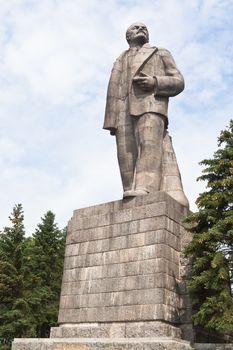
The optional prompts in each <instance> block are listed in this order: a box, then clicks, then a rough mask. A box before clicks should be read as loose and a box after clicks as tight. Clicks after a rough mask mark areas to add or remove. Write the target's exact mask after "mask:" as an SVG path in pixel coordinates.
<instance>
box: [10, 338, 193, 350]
mask: <svg viewBox="0 0 233 350" xmlns="http://www.w3.org/2000/svg"><path fill="white" fill-rule="evenodd" d="M12 350H192V347H191V346H190V343H189V342H186V341H183V340H180V339H175V338H161V337H158V338H114V339H110V338H72V339H65V338H53V339H23V338H22V339H15V340H14V342H13V344H12Z"/></svg>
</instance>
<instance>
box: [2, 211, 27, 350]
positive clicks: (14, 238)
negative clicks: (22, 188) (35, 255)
mask: <svg viewBox="0 0 233 350" xmlns="http://www.w3.org/2000/svg"><path fill="white" fill-rule="evenodd" d="M9 219H10V222H11V224H12V225H11V226H10V227H5V228H4V230H3V232H2V233H1V234H0V310H1V312H0V339H1V346H2V348H1V350H5V349H10V344H11V341H12V340H13V338H14V337H21V336H23V335H25V336H30V335H31V334H32V333H31V324H30V321H29V320H28V315H29V314H28V312H29V305H28V303H27V300H26V299H25V298H24V293H23V289H24V286H23V284H24V273H23V254H24V248H25V245H24V244H25V237H24V236H25V231H24V225H23V221H24V215H23V209H22V205H21V204H17V205H16V206H15V207H14V208H13V212H12V214H11V216H10V217H9Z"/></svg>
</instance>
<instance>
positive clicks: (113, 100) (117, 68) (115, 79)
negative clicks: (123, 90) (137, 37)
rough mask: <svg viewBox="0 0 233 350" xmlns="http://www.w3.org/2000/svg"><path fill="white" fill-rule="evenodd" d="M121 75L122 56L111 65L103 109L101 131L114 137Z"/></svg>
mask: <svg viewBox="0 0 233 350" xmlns="http://www.w3.org/2000/svg"><path fill="white" fill-rule="evenodd" d="M121 74H122V55H121V56H120V57H119V58H118V59H117V60H116V62H115V63H114V65H113V68H112V72H111V76H110V79H109V83H108V90H107V101H106V107H105V118H104V125H103V129H107V130H109V131H110V134H111V135H115V131H116V128H117V125H116V123H117V115H118V113H119V111H118V103H117V101H118V99H119V83H120V77H121Z"/></svg>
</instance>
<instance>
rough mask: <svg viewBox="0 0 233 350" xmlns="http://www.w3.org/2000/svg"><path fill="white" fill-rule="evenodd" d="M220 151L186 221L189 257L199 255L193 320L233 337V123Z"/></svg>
mask: <svg viewBox="0 0 233 350" xmlns="http://www.w3.org/2000/svg"><path fill="white" fill-rule="evenodd" d="M218 147H219V148H218V150H217V151H216V152H215V153H214V155H213V158H212V159H205V160H203V161H202V162H201V163H200V164H202V165H204V166H205V169H204V170H203V172H202V173H203V175H202V176H200V177H199V178H198V180H204V181H207V190H206V191H205V192H203V193H202V194H200V195H199V197H198V199H197V206H198V209H199V210H198V212H197V213H194V214H191V215H190V216H188V218H187V219H186V220H185V222H186V223H188V230H189V231H191V232H192V233H193V240H192V241H191V243H190V244H189V245H188V247H187V248H186V254H187V255H188V256H192V257H193V269H192V277H191V280H190V283H189V291H190V294H191V297H192V300H193V305H194V316H193V321H194V324H195V325H199V326H201V327H203V328H204V329H205V330H207V331H208V332H210V333H212V334H214V333H216V332H217V333H218V334H224V335H226V334H228V335H231V336H232V335H233V297H232V286H233V120H231V121H230V125H229V127H228V128H227V129H226V130H224V131H222V132H221V134H220V137H219V138H218Z"/></svg>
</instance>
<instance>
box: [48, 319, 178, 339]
mask: <svg viewBox="0 0 233 350" xmlns="http://www.w3.org/2000/svg"><path fill="white" fill-rule="evenodd" d="M144 337H150V338H152V337H171V338H177V339H179V338H182V336H181V329H180V328H178V327H174V326H172V325H170V324H168V323H164V322H159V321H151V322H146V321H145V322H115V323H114V322H111V323H86V324H82V323H81V324H73V325H64V326H62V325H61V326H60V327H52V328H51V331H50V338H144Z"/></svg>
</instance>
